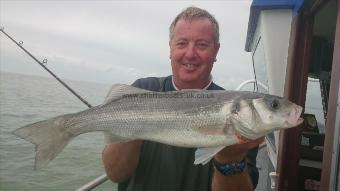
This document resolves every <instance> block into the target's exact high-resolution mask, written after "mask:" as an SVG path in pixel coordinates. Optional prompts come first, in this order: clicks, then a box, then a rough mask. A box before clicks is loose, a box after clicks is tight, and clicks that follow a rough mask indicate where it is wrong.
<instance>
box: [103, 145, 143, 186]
mask: <svg viewBox="0 0 340 191" xmlns="http://www.w3.org/2000/svg"><path fill="white" fill-rule="evenodd" d="M142 144H143V141H141V140H136V141H131V142H127V143H118V144H108V145H106V146H105V148H104V150H103V154H102V160H103V163H104V168H105V171H106V174H107V176H108V177H109V178H110V180H112V181H113V182H123V181H124V180H127V179H128V178H129V177H130V176H132V174H133V173H134V171H135V170H136V168H137V166H138V162H139V155H140V151H141V147H142Z"/></svg>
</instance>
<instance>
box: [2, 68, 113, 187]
mask: <svg viewBox="0 0 340 191" xmlns="http://www.w3.org/2000/svg"><path fill="white" fill-rule="evenodd" d="M66 83H67V84H69V85H70V86H71V87H72V88H73V89H74V90H75V91H76V92H78V93H79V94H80V95H82V96H83V97H84V99H85V100H87V101H88V102H89V103H90V104H92V105H98V104H100V103H102V102H103V100H104V98H105V96H106V93H107V92H108V90H109V88H110V85H105V84H96V83H89V82H78V81H66ZM86 108H87V106H86V105H84V104H83V103H82V102H80V101H79V100H78V99H77V98H76V97H75V96H74V95H72V94H71V93H70V92H68V91H67V90H66V89H65V88H64V87H62V86H61V85H60V84H59V83H58V82H57V81H56V80H54V79H52V78H47V77H37V76H28V75H21V74H13V73H0V190H2V191H5V190H35V191H39V190H44V191H49V190H51V191H52V190H75V189H77V188H79V187H80V186H82V185H83V184H85V183H87V182H88V181H90V180H92V179H94V178H96V177H98V176H99V175H102V174H103V173H104V170H103V167H102V162H101V152H102V149H103V148H104V138H103V135H102V134H101V133H88V134H84V135H80V136H78V137H77V138H76V139H74V140H73V141H72V142H71V143H70V144H69V145H68V146H67V147H66V148H65V149H64V150H63V151H62V152H61V154H59V155H58V156H57V158H56V159H55V160H53V161H52V162H51V163H50V164H49V165H48V166H46V167H45V168H43V169H42V170H38V171H36V170H34V169H33V166H34V146H33V145H32V144H31V143H29V142H27V141H25V140H22V139H20V138H18V137H16V136H14V135H12V133H11V132H12V131H13V130H15V129H17V128H19V127H21V126H23V125H26V124H29V123H32V122H36V121H39V120H43V119H47V118H50V117H54V116H57V115H60V114H65V113H71V112H78V111H81V110H84V109H86ZM97 190H116V185H115V184H113V183H111V182H110V181H107V182H106V184H105V185H103V186H101V187H100V188H99V189H97Z"/></svg>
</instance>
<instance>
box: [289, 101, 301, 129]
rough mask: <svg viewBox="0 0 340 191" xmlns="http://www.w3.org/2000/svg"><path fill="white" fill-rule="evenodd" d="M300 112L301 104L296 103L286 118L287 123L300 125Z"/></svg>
mask: <svg viewBox="0 0 340 191" xmlns="http://www.w3.org/2000/svg"><path fill="white" fill-rule="evenodd" d="M301 113H302V107H301V106H298V105H297V107H294V108H293V109H292V110H291V111H290V113H289V115H288V119H287V122H288V124H289V125H290V126H292V127H294V126H297V125H300V124H301V123H302V122H303V118H301V117H300V116H301Z"/></svg>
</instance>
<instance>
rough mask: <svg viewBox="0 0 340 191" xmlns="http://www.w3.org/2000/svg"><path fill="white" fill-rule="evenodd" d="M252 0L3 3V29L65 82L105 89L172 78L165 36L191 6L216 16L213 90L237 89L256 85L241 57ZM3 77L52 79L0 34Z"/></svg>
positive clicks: (0, 8) (247, 59)
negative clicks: (101, 85) (17, 75)
mask: <svg viewBox="0 0 340 191" xmlns="http://www.w3.org/2000/svg"><path fill="white" fill-rule="evenodd" d="M250 4H251V1H250V0H224V1H179V0H176V1H163V0H160V1H156V0H154V1H116V0H105V1H91V0H72V1H56V0H46V1H42V0H28V1H19V0H13V1H9V0H0V25H1V27H4V30H5V32H7V33H8V34H9V35H11V36H12V37H13V38H14V39H15V40H17V41H23V47H24V48H26V49H27V50H28V51H30V52H31V53H32V54H33V55H34V56H35V57H36V58H37V59H38V60H40V61H42V60H43V59H47V60H48V62H47V67H48V68H49V69H50V70H52V71H53V72H54V73H55V74H57V75H58V76H59V77H60V78H62V79H71V80H79V81H91V82H99V83H106V84H115V83H127V84H130V83H132V82H133V81H134V80H136V79H138V78H141V77H148V76H167V75H170V74H171V67H170V59H169V45H168V42H169V32H168V28H169V25H170V23H171V22H172V20H173V19H174V18H175V17H176V15H177V14H178V13H179V12H181V11H182V10H183V9H185V8H186V7H188V6H192V5H193V6H197V7H200V8H203V9H206V10H207V11H209V12H210V13H211V14H213V15H214V16H215V17H216V19H217V20H218V22H219V25H220V43H221V48H220V51H219V54H218V56H217V62H216V63H215V65H214V68H213V71H212V76H213V80H214V82H216V83H217V84H219V85H221V86H222V87H224V88H227V89H235V88H236V87H237V86H238V85H239V84H240V83H242V82H243V81H245V80H248V79H252V78H254V75H253V69H252V62H251V54H250V53H249V52H246V51H245V50H244V47H245V41H246V35H247V27H248V19H249V9H250ZM0 71H1V72H15V73H23V74H30V75H40V76H49V74H48V73H47V72H46V71H44V70H43V69H42V68H41V66H39V65H38V64H37V63H36V62H35V61H34V60H33V59H32V58H30V57H29V56H28V55H27V54H26V53H24V52H23V51H22V50H21V49H20V48H19V47H17V45H15V44H14V43H13V42H11V41H10V40H9V39H8V38H7V37H6V36H5V35H4V34H2V33H0Z"/></svg>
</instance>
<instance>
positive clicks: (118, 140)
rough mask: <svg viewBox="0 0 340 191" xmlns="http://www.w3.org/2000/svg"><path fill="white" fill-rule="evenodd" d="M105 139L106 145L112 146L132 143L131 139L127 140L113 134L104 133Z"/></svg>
mask: <svg viewBox="0 0 340 191" xmlns="http://www.w3.org/2000/svg"><path fill="white" fill-rule="evenodd" d="M104 138H105V143H106V144H110V143H123V142H128V141H132V140H131V139H127V138H125V137H121V136H118V135H114V134H112V133H111V132H104Z"/></svg>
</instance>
